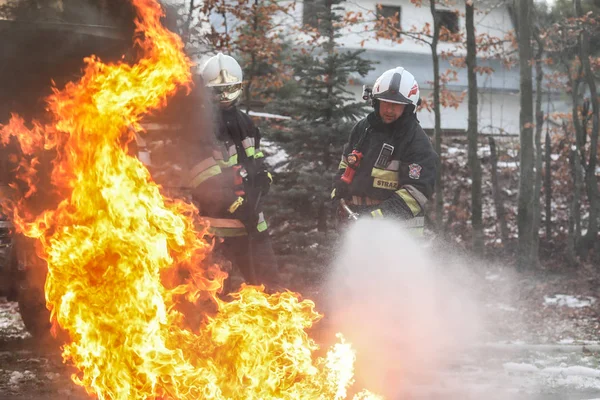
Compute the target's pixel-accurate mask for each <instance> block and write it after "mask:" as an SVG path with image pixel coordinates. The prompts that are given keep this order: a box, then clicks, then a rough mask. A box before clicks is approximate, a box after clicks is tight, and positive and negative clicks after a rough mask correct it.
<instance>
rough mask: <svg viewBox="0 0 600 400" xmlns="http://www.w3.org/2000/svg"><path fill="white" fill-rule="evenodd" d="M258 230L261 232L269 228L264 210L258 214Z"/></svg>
mask: <svg viewBox="0 0 600 400" xmlns="http://www.w3.org/2000/svg"><path fill="white" fill-rule="evenodd" d="M256 230H257V231H259V232H264V231H266V230H267V221H265V214H263V213H262V212H261V213H259V214H258V225H256Z"/></svg>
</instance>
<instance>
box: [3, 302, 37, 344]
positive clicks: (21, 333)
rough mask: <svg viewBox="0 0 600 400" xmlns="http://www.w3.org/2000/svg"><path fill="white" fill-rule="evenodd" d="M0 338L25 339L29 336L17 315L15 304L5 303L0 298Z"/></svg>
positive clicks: (17, 310) (17, 309) (19, 316)
mask: <svg viewBox="0 0 600 400" xmlns="http://www.w3.org/2000/svg"><path fill="white" fill-rule="evenodd" d="M0 336H2V338H4V339H25V338H28V337H30V336H31V335H30V334H29V332H27V330H26V329H25V324H23V320H22V319H21V315H20V314H19V306H18V304H17V303H16V302H7V301H5V300H4V299H3V298H0Z"/></svg>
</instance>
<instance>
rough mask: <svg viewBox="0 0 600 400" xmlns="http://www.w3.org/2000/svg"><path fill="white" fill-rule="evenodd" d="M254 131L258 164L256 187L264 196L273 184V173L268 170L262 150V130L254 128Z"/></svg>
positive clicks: (255, 157)
mask: <svg viewBox="0 0 600 400" xmlns="http://www.w3.org/2000/svg"><path fill="white" fill-rule="evenodd" d="M254 129H255V131H254V151H255V153H254V160H255V162H256V177H255V180H256V182H255V185H256V187H257V188H259V189H260V190H261V192H262V193H263V194H266V193H267V192H268V191H269V189H270V188H271V184H272V183H273V175H271V172H270V171H269V170H268V168H267V165H266V163H265V155H264V153H263V152H262V150H261V148H260V139H261V136H260V130H259V129H258V128H257V127H254Z"/></svg>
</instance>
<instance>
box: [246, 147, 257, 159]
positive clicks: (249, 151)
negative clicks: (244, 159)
mask: <svg viewBox="0 0 600 400" xmlns="http://www.w3.org/2000/svg"><path fill="white" fill-rule="evenodd" d="M244 150H245V151H246V155H247V156H248V157H252V156H254V151H255V150H254V146H250V147H246V148H245V149H244Z"/></svg>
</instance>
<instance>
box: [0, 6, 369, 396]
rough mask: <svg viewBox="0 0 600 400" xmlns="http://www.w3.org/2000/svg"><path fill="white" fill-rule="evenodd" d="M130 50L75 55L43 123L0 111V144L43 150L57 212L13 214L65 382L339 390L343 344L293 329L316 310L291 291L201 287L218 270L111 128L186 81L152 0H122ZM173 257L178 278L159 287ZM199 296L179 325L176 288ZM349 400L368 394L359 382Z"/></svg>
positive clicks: (119, 129)
mask: <svg viewBox="0 0 600 400" xmlns="http://www.w3.org/2000/svg"><path fill="white" fill-rule="evenodd" d="M133 3H134V5H135V7H136V9H137V12H138V18H137V20H136V27H137V34H138V35H139V39H138V40H137V42H136V44H137V45H138V46H139V47H140V49H141V50H142V54H144V56H143V58H141V59H140V60H139V61H138V62H137V63H136V64H135V65H132V66H130V65H127V64H125V63H117V64H104V63H102V62H101V61H100V60H99V59H97V58H96V57H93V56H92V57H90V58H87V59H86V60H85V62H86V66H85V69H84V76H83V77H82V78H81V80H80V81H78V82H76V83H69V84H68V85H67V86H66V87H65V88H64V89H62V90H58V89H54V93H53V95H52V96H50V97H49V99H48V110H49V112H50V115H51V117H52V121H53V122H52V123H50V124H47V125H44V126H41V125H39V124H35V126H34V128H33V129H31V130H29V129H27V128H26V127H25V124H24V122H23V121H22V120H21V119H20V118H19V117H17V116H13V118H12V119H11V121H10V122H9V124H8V125H6V126H0V136H1V138H2V141H3V143H6V142H7V141H8V138H9V137H10V136H15V137H17V138H18V139H19V141H20V143H21V146H22V150H23V152H24V153H25V154H35V153H36V151H40V150H42V149H54V150H55V152H56V154H57V157H56V160H55V164H54V169H53V171H52V183H53V185H54V186H55V187H56V189H57V190H58V192H59V193H60V194H61V195H62V196H63V198H64V200H62V201H61V202H60V203H59V205H58V207H57V208H56V209H54V210H50V211H46V212H44V213H42V214H41V215H38V216H37V217H35V218H27V212H26V210H24V209H23V208H22V207H17V208H16V209H15V213H14V214H15V222H16V224H17V225H18V226H19V228H20V229H21V230H22V231H23V232H24V233H25V234H26V235H27V236H30V237H33V238H36V239H38V240H39V241H40V243H41V245H42V248H43V257H44V258H45V260H46V261H47V264H48V277H47V281H46V299H47V304H48V307H49V308H50V309H51V310H52V314H53V317H52V318H53V319H55V320H56V321H57V322H58V323H59V325H60V326H61V327H62V328H63V329H64V330H66V331H67V332H68V334H69V336H70V338H71V342H70V343H69V344H67V345H65V347H64V352H63V356H64V358H65V360H66V361H68V362H71V363H73V364H74V365H75V366H76V367H77V368H78V369H79V373H77V374H75V375H74V376H73V380H74V382H75V383H77V384H79V385H82V386H84V387H85V388H86V390H87V391H88V393H90V394H93V395H95V396H97V397H98V398H100V399H146V398H157V397H162V398H176V399H199V398H205V399H238V398H246V399H275V398H277V399H344V398H346V397H347V389H348V387H349V386H350V385H351V384H352V382H353V362H354V357H355V355H354V352H353V351H352V349H351V348H350V346H349V345H348V344H347V343H345V342H344V341H343V338H341V336H340V338H339V343H337V344H336V345H335V346H333V347H332V348H331V350H330V351H329V352H328V353H327V355H326V356H325V357H323V358H317V357H315V356H314V352H315V351H316V350H317V348H318V346H317V345H316V343H315V342H314V341H313V340H312V339H311V338H310V337H309V336H308V334H307V332H306V330H307V329H308V328H309V327H310V326H312V324H313V323H314V322H316V321H317V320H318V319H319V318H320V315H319V314H318V313H317V312H316V311H315V310H314V303H313V302H311V301H309V300H302V301H301V300H300V299H299V296H298V295H297V294H295V293H291V292H285V293H280V294H275V295H267V294H265V293H263V291H262V290H260V288H255V287H244V288H242V290H241V291H240V292H239V293H236V294H235V295H234V299H233V301H231V302H223V301H221V300H219V298H218V297H217V296H216V295H215V294H216V291H217V290H218V289H219V288H220V287H221V284H222V281H223V279H224V277H225V274H224V273H223V272H221V271H219V270H216V269H215V268H214V267H211V266H207V265H205V264H206V256H207V254H208V253H209V252H210V250H211V246H210V245H209V244H208V241H206V240H203V237H204V235H205V231H201V232H198V231H197V229H196V228H195V226H194V222H195V221H197V219H198V216H197V211H196V210H195V209H194V208H193V206H192V205H189V204H185V203H183V202H178V201H173V200H171V199H168V198H165V197H163V196H162V195H161V193H160V191H159V189H160V188H159V186H158V185H157V184H155V183H154V182H153V181H152V179H151V177H150V175H149V173H148V171H147V169H146V168H145V167H144V166H143V164H142V163H141V162H140V161H139V160H137V159H136V158H134V157H131V156H129V155H128V154H127V152H126V149H125V146H124V145H123V140H122V139H123V137H124V136H127V135H129V133H128V132H131V130H130V129H129V128H130V127H131V126H133V127H134V128H138V127H139V121H140V119H141V118H142V117H143V116H144V115H145V114H147V113H148V112H150V111H152V110H156V109H158V108H160V107H162V106H163V105H164V104H165V102H166V99H167V98H168V97H169V96H170V95H172V94H173V93H174V92H175V91H176V89H177V88H178V87H180V86H182V85H188V84H189V82H190V80H191V76H190V67H191V63H190V61H189V59H188V58H187V57H186V56H185V55H184V53H183V44H182V42H181V40H180V38H179V37H177V36H176V35H174V34H173V33H171V32H169V31H167V30H165V29H164V28H163V27H162V26H161V24H160V22H159V20H160V17H161V16H162V10H161V8H160V6H159V5H158V4H157V2H156V1H155V0H133ZM174 266H179V267H181V266H185V268H187V271H188V272H189V278H188V279H187V280H186V281H185V282H184V283H183V284H180V285H178V286H176V287H172V288H167V287H165V285H164V284H163V283H162V281H161V276H162V277H164V276H165V275H167V274H169V273H173V271H174V268H175V267H174ZM181 295H185V296H187V298H188V299H194V300H195V299H198V298H199V297H200V296H202V295H204V296H206V297H208V298H210V299H211V300H212V301H213V302H214V304H215V305H216V308H217V310H218V312H217V313H216V314H215V315H214V316H213V317H212V318H210V319H208V321H207V322H206V324H205V325H203V327H202V328H201V329H200V330H199V331H198V332H194V331H192V330H190V329H189V328H185V327H183V324H182V321H183V316H182V314H181V313H180V312H179V311H177V309H176V308H175V305H176V300H175V299H176V298H177V296H181ZM354 398H355V399H376V398H378V397H377V396H375V395H372V394H371V393H369V392H367V391H363V392H361V393H359V394H357V395H356V396H355V397H354Z"/></svg>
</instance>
